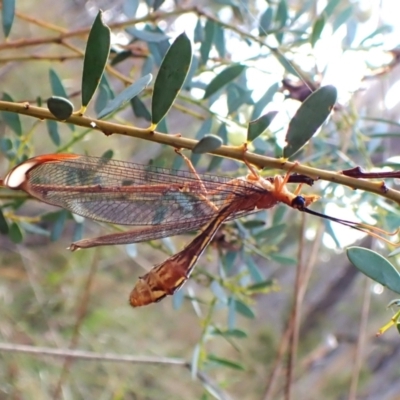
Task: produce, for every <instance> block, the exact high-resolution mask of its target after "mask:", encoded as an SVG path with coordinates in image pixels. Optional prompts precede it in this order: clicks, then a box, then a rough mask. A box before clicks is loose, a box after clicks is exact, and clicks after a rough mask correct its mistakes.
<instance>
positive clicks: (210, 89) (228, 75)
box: [203, 64, 246, 99]
mask: <svg viewBox="0 0 400 400" xmlns="http://www.w3.org/2000/svg"><path fill="white" fill-rule="evenodd" d="M245 68H246V66H245V65H241V64H235V65H231V66H229V67H228V68H225V69H224V70H223V71H221V72H220V73H219V74H218V75H217V76H216V77H215V78H214V79H213V80H212V81H211V82H210V83H209V84H208V85H207V88H206V91H205V93H204V97H203V98H204V99H207V98H208V97H210V96H211V95H213V94H214V93H215V92H217V91H218V90H220V89H221V88H223V87H224V86H225V85H227V84H228V83H229V82H232V81H233V80H234V79H236V78H237V77H238V76H239V75H240V74H241V73H242V72H243V70H244V69H245Z"/></svg>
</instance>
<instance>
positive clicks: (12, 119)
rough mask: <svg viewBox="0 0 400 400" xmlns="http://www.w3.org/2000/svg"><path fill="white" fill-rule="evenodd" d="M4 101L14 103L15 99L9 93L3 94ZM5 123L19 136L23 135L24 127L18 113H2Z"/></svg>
mask: <svg viewBox="0 0 400 400" xmlns="http://www.w3.org/2000/svg"><path fill="white" fill-rule="evenodd" d="M3 100H4V101H11V102H13V101H14V100H13V98H12V97H11V96H10V95H9V94H8V93H3ZM1 115H2V118H3V121H4V123H5V124H6V125H8V126H9V127H10V128H11V129H12V130H13V131H14V133H15V134H16V135H17V136H21V135H22V125H21V120H20V118H19V115H18V114H17V113H13V112H9V111H2V112H1Z"/></svg>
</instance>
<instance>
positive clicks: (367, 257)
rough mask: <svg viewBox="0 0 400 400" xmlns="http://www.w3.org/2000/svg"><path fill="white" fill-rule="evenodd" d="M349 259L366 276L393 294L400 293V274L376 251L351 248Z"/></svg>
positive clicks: (348, 251)
mask: <svg viewBox="0 0 400 400" xmlns="http://www.w3.org/2000/svg"><path fill="white" fill-rule="evenodd" d="M346 252H347V257H348V259H349V260H350V262H351V263H352V264H353V265H354V266H355V267H356V268H357V269H358V270H359V271H360V272H362V273H363V274H364V275H367V276H368V277H370V278H371V279H373V280H374V281H376V282H378V283H380V284H381V285H383V286H386V287H387V288H388V289H390V290H393V292H396V293H400V274H399V272H398V271H397V269H396V268H395V267H394V266H393V265H392V264H391V263H390V262H389V261H388V260H386V258H384V257H382V256H381V255H380V254H378V253H376V252H375V251H372V250H369V249H365V248H362V247H356V246H354V247H349V248H348V249H347V250H346Z"/></svg>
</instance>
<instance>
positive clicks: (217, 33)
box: [214, 24, 226, 58]
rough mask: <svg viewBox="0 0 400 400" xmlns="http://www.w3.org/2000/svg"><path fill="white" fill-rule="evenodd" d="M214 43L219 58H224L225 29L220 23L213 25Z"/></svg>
mask: <svg viewBox="0 0 400 400" xmlns="http://www.w3.org/2000/svg"><path fill="white" fill-rule="evenodd" d="M214 44H215V48H216V49H217V52H218V54H219V56H220V57H221V58H225V55H226V46H225V29H224V28H222V26H221V25H220V24H215V27H214Z"/></svg>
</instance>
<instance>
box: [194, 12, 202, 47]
mask: <svg viewBox="0 0 400 400" xmlns="http://www.w3.org/2000/svg"><path fill="white" fill-rule="evenodd" d="M203 40H204V30H203V26H202V25H201V19H200V18H198V20H197V23H196V27H195V28H194V38H193V41H194V42H195V43H202V42H203Z"/></svg>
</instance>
